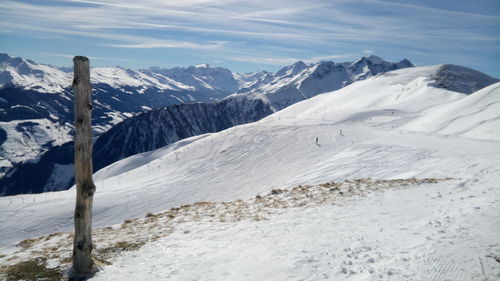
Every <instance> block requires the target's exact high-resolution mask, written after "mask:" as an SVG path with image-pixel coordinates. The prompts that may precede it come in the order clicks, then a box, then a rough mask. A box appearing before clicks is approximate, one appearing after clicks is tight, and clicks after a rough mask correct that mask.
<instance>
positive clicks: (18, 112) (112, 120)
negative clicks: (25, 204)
mask: <svg viewBox="0 0 500 281" xmlns="http://www.w3.org/2000/svg"><path fill="white" fill-rule="evenodd" d="M166 73H168V74H169V75H171V76H172V77H169V76H165V74H166ZM72 77H73V73H72V69H68V68H57V67H54V66H50V65H43V64H37V63H35V62H34V61H31V60H28V59H23V58H13V57H10V56H8V55H6V54H0V104H1V107H0V177H1V176H2V175H3V173H4V172H6V170H7V169H8V168H9V167H10V166H12V165H13V163H21V162H25V161H28V160H35V159H36V158H37V157H38V156H39V155H40V153H42V152H44V151H46V150H47V149H48V148H49V147H51V146H53V145H60V144H62V143H65V142H67V141H69V140H71V138H72V137H71V134H72V132H73V102H72V100H73V92H72V90H71V88H70V86H71V81H72ZM235 77H236V78H238V76H234V75H233V74H232V73H231V72H230V71H229V70H227V69H224V68H220V67H210V66H208V65H204V66H196V67H194V66H193V67H187V68H174V69H171V70H168V69H158V68H151V69H148V70H131V69H124V68H121V67H96V68H91V82H92V86H93V103H94V109H93V128H94V131H95V133H96V134H100V133H102V132H104V131H106V130H108V129H109V128H110V127H111V126H113V125H114V124H117V123H118V122H120V121H122V120H124V119H125V118H128V117H131V116H133V115H134V114H137V113H140V112H144V111H146V110H150V109H152V108H161V107H164V106H168V105H172V104H179V103H184V102H211V101H216V100H219V99H222V98H224V97H226V96H227V95H229V94H231V93H233V92H235V91H236V90H237V88H238V85H239V83H240V82H239V81H238V80H236V78H235ZM252 77H253V76H246V78H245V79H246V80H244V81H243V80H242V81H241V83H247V82H249V81H252ZM2 136H6V137H5V138H3V137H2Z"/></svg>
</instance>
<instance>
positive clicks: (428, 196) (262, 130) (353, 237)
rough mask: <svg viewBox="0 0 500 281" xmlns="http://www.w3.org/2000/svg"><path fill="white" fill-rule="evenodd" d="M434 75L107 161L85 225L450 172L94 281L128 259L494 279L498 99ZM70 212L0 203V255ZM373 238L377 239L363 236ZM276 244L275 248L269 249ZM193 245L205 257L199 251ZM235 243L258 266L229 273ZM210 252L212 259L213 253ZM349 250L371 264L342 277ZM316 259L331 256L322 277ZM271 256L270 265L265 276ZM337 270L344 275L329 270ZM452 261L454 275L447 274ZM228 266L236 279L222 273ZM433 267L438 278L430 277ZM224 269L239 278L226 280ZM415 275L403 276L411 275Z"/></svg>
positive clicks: (238, 231)
mask: <svg viewBox="0 0 500 281" xmlns="http://www.w3.org/2000/svg"><path fill="white" fill-rule="evenodd" d="M437 69H439V66H432V67H415V68H408V69H402V70H397V71H393V72H390V73H387V74H384V75H378V76H376V77H372V78H369V79H367V80H364V81H361V82H357V83H354V84H352V85H350V86H347V87H345V88H343V89H341V90H338V91H335V92H330V93H325V94H322V95H319V96H316V97H314V98H311V99H309V100H306V101H303V102H300V103H298V104H295V105H293V106H290V107H288V108H286V109H284V110H282V111H280V112H277V113H275V114H273V115H271V116H269V117H266V118H265V119H263V120H261V121H259V122H255V123H251V124H246V125H241V126H237V127H234V128H231V129H228V130H225V131H222V132H219V133H215V134H205V135H201V136H196V137H192V138H189V139H185V140H182V141H179V142H177V143H174V144H172V145H169V146H167V147H164V148H161V149H158V150H155V151H151V152H147V153H143V154H139V155H135V156H131V157H129V158H126V159H123V160H121V161H119V162H116V163H114V164H112V165H110V166H108V167H106V168H104V169H102V170H100V171H98V172H97V173H96V174H95V182H96V186H97V192H96V194H95V198H94V220H93V225H94V227H102V226H107V225H111V224H116V223H119V222H121V221H123V220H124V219H127V218H134V217H143V216H144V215H145V214H147V213H148V212H159V211H161V210H166V209H168V208H170V207H174V206H179V205H183V204H189V203H193V202H197V201H228V200H235V199H239V198H251V197H254V196H255V195H256V194H262V193H267V192H269V191H270V190H272V189H274V188H291V187H294V186H297V185H299V184H300V185H304V184H319V183H324V182H329V181H341V180H344V179H357V178H373V179H397V178H411V177H416V178H445V177H452V178H454V180H453V181H450V182H447V183H439V184H436V185H432V186H430V185H429V186H422V187H416V188H414V189H405V190H397V191H390V192H387V193H381V194H375V195H373V196H368V197H366V198H360V199H358V200H354V201H353V202H348V203H346V204H345V205H342V206H337V205H334V206H325V207H319V208H317V209H310V210H307V211H304V212H301V211H300V210H293V211H287V212H285V213H283V214H282V215H276V219H275V220H273V219H271V220H270V221H269V222H263V223H262V224H252V223H241V224H237V225H234V226H233V225H230V226H226V225H195V226H193V227H194V230H195V231H194V232H193V233H192V234H191V235H187V236H183V237H182V238H180V237H178V235H180V234H174V236H172V237H167V238H165V239H162V240H159V241H157V242H154V243H152V244H150V245H146V246H145V248H143V249H141V250H139V252H137V253H131V254H130V255H125V256H123V257H122V258H120V259H119V262H118V263H117V265H115V266H113V267H110V269H109V270H110V271H106V270H107V269H106V270H105V271H103V272H102V273H100V274H99V275H98V276H97V277H96V278H101V280H106V276H108V277H107V278H108V279H109V276H115V275H114V274H116V276H122V277H125V276H132V277H130V278H132V279H131V280H133V276H136V277H137V276H142V275H139V274H145V272H144V270H145V266H146V264H144V263H143V265H142V267H141V266H138V267H136V269H137V271H133V270H131V271H120V270H122V269H120V268H123V266H130V265H131V264H140V262H139V261H138V260H137V259H147V261H146V262H145V263H147V265H150V264H151V266H153V267H152V268H153V269H154V268H156V269H157V270H156V271H155V270H153V269H151V268H148V270H150V271H148V272H149V273H148V274H150V275H144V276H149V278H150V279H155V278H158V276H164V275H162V274H166V273H165V270H167V269H171V270H174V269H176V271H172V272H170V273H171V274H173V275H172V276H170V277H171V278H172V279H199V278H201V279H204V280H220V279H226V277H228V278H229V277H230V279H231V280H248V279H253V280H255V279H261V278H260V277H262V276H267V277H266V278H268V279H269V278H271V277H273V276H274V275H273V274H275V273H276V274H278V273H279V274H285V273H283V272H286V274H291V275H277V279H292V280H295V279H320V278H326V279H328V278H334V279H335V278H337V279H335V280H371V279H370V276H371V277H373V275H371V274H372V273H370V266H371V267H373V268H374V269H373V270H374V272H376V273H377V274H379V275H380V274H382V275H383V276H382V277H380V278H381V279H384V280H388V279H391V280H401V278H406V277H405V276H406V275H408V274H410V275H411V273H412V272H413V273H415V274H417V273H418V274H423V275H414V276H417V277H418V276H421V277H422V278H423V279H429V280H430V279H432V278H435V279H436V280H443V278H441V277H450V278H458V279H463V280H473V279H475V278H482V277H481V275H482V274H483V273H482V272H481V271H478V270H477V269H478V268H480V267H478V266H479V265H478V263H479V260H481V264H482V265H481V266H483V267H485V268H486V269H485V270H487V273H485V274H487V276H490V277H492V276H495V274H498V273H499V272H498V267H495V263H494V262H493V263H491V262H490V260H489V259H487V258H485V256H486V255H498V254H500V247H499V246H498V244H497V243H496V242H495V241H493V240H496V241H498V239H499V238H500V237H499V236H498V233H500V232H499V231H498V226H497V225H496V224H495V223H494V222H495V221H498V220H499V214H500V212H499V208H498V198H500V196H499V195H500V191H499V189H498V182H500V145H499V142H500V138H499V135H498V131H499V130H498V129H500V128H498V127H497V126H498V119H499V117H500V111H498V110H493V109H495V108H498V104H499V102H500V83H497V84H494V85H492V86H490V87H488V88H486V89H483V90H480V91H478V92H476V93H473V94H470V95H465V94H461V93H457V92H453V91H449V90H446V89H443V88H435V87H433V86H432V84H433V78H432V77H433V74H435V72H436V71H437ZM429 124H430V125H432V126H431V127H429ZM316 139H317V140H318V141H317V142H316ZM73 208H74V190H69V191H64V192H55V193H47V194H42V195H33V196H31V195H30V196H26V195H25V196H13V197H4V198H0V243H1V245H2V246H6V247H8V246H10V245H12V244H13V243H15V242H17V241H19V240H21V239H24V238H28V237H33V236H37V235H42V234H47V233H52V232H55V231H67V230H71V229H72V223H73V220H72V217H73ZM406 211H407V212H406ZM326 221H328V222H331V224H325V222H326ZM290 224H291V225H290ZM435 225H438V226H439V227H437V226H435ZM287 229H288V230H287ZM322 229H324V231H320V230H322ZM377 229H378V230H381V229H383V230H384V231H379V232H380V233H378V234H374V233H377V232H376V230H377ZM487 230H490V231H487ZM246 231H248V232H246ZM203 233H209V234H208V235H207V236H204V235H203ZM415 233H419V234H418V235H417V234H415ZM259 234H262V236H261V237H262V239H264V241H263V242H262V244H259V245H255V243H256V242H255V240H252V239H255V237H260V236H259ZM176 235H177V236H176ZM414 235H416V236H414ZM210 237H212V238H213V239H212V238H210ZM223 237H225V238H226V239H223ZM227 237H231V238H234V239H227ZM279 237H281V238H280V239H284V240H285V241H290V242H289V244H287V245H283V248H280V247H277V248H273V247H271V245H276V243H274V242H273V241H275V240H276V239H278V238H279ZM309 237H311V239H309ZM236 238H238V239H236ZM183 239H186V240H183ZM273 239H274V240H273ZM332 239H333V241H332ZM360 239H361V240H363V241H364V242H366V243H364V242H363V243H362V242H360V241H361V240H360ZM399 240H400V241H399ZM190 241H196V242H195V243H191V242H190ZM214 241H215V242H214ZM217 241H219V242H217ZM252 241H254V242H252ZM259 241H260V240H259ZM296 241H297V242H296ZM439 241H444V242H439ZM205 243H208V244H207V245H208V246H206V247H207V248H203V247H199V246H200V245H205ZM211 243H215V244H211ZM210 245H212V246H210ZM214 245H215V246H214ZM238 245H245V247H249V248H250V249H254V250H248V251H251V252H244V255H243V257H247V258H248V260H253V259H257V258H259V259H261V258H262V259H263V261H262V263H251V264H250V265H247V266H248V268H246V269H245V268H242V267H243V266H245V264H246V263H245V261H246V260H245V259H243V258H242V256H240V255H239V254H240V250H239V247H238ZM278 245H280V244H279V243H278ZM308 245H310V247H309V248H308ZM346 245H347V246H346ZM349 245H350V246H349ZM165 247H166V248H165ZM210 247H216V249H225V250H221V252H219V251H215V252H214V249H213V248H210ZM252 247H254V248H252ZM363 247H369V248H370V249H376V251H373V252H370V253H369V254H368V255H369V256H370V255H375V256H373V258H374V259H375V258H376V259H377V265H370V264H371V263H372V262H371V260H370V261H368V259H369V258H370V257H372V256H370V257H364V256H362V257H363V260H364V261H365V262H364V263H362V264H360V265H359V266H358V267H356V268H354V267H355V266H352V265H353V264H354V265H357V262H356V261H354V262H353V261H352V260H351V259H352V257H353V256H355V255H354V254H351V253H350V252H349V251H357V250H356V249H359V251H361V252H362V251H363ZM158 249H163V251H168V255H172V254H173V255H174V257H175V260H176V265H167V264H166V262H167V261H165V259H159V256H162V254H160V253H162V252H158V251H159V250H158ZM165 249H166V250H165ZM228 249H232V250H228ZM304 249H307V250H306V252H303V251H302V250H304ZM326 249H329V250H326ZM344 249H349V250H344ZM276 251H279V252H276ZM309 251H310V252H309ZM324 251H327V252H328V253H330V252H331V253H335V255H336V256H338V257H339V258H340V260H337V261H336V262H335V266H332V268H331V269H328V268H327V267H328V266H329V264H328V262H330V261H331V260H330V259H329V258H326V256H322V255H323V254H324V253H323V252H324ZM397 251H401V252H398V253H399V254H396V252H397ZM403 252H404V253H403ZM197 253H199V255H197ZM377 253H378V254H377ZM163 254H165V253H163ZM165 255H167V254H165ZM221 255H222V257H221ZM279 255H281V256H282V258H283V259H284V262H283V263H281V262H280V263H278V264H276V265H275V267H274V266H270V267H267V265H268V264H269V263H271V262H272V260H273V259H274V258H275V257H276V256H279ZM325 255H326V254H325ZM348 255H349V256H348ZM446 256H448V257H447V258H446V259H445V257H446ZM201 257H207V258H201ZM196 258H198V259H196ZM219 258H220V260H222V261H224V260H227V261H228V263H227V264H226V265H223V262H222V263H221V264H220V265H218V266H219V267H218V268H219V269H220V270H219V271H217V270H216V271H212V272H210V271H209V270H210V268H211V266H213V264H210V263H208V262H206V260H213V259H219ZM403 258H404V259H410V261H408V260H406V261H405V260H403ZM193 259H194V261H193ZM310 259H312V260H314V261H316V262H317V266H318V267H317V268H318V270H317V272H329V274H330V275H328V276H326V277H322V276H317V275H314V272H316V271H314V272H312V271H311V268H310V267H309V266H307V265H305V263H306V262H309V260H310ZM433 259H434V260H433ZM471 260H473V261H474V262H475V263H474V264H473V263H471ZM229 261H233V262H229ZM344 261H345V262H346V264H345V265H344V267H345V268H346V269H345V270H346V271H347V273H345V272H343V271H344V270H343V269H342V267H339V266H338V265H339V264H342V263H344ZM349 261H351V264H349ZM195 262H198V264H199V265H200V271H199V272H200V274H202V273H205V274H206V275H196V274H198V271H196V272H195V271H192V270H191V271H190V270H189V268H192V265H193V263H195ZM184 263H186V265H185V267H182V268H178V266H180V265H183V264H184ZM369 263H370V264H369ZM453 264H455V267H456V269H450V270H448V271H447V270H446V267H450V266H452V265H453ZM232 266H235V268H239V269H241V271H239V270H238V271H231V268H232ZM301 266H302V267H301ZM419 266H426V267H427V269H426V270H427V271H428V272H427V273H425V272H423V273H422V272H420V271H419V268H421V267H419ZM435 266H440V267H441V269H437V270H438V273H439V272H441V273H439V274H445V275H438V273H436V272H435V270H434V267H435ZM162 268H163V269H162ZM165 268H166V269H165ZM301 268H303V270H301ZM443 268H444V269H443ZM140 269H142V271H141V270H140ZM260 269H262V270H269V271H264V272H260V271H259V270H260ZM360 270H363V272H364V273H363V274H360V272H361V271H360ZM439 270H441V271H439ZM495 270H496V271H495ZM256 271H257V273H255V274H257V275H252V274H253V273H252V272H256ZM350 271H353V272H355V274H352V273H350ZM222 272H229V273H228V274H229V275H227V276H226V275H220V274H222ZM238 272H242V274H248V275H234V274H236V273H238ZM259 272H260V273H259ZM443 272H444V273H443ZM446 272H451V273H450V274H451V275H446ZM195 273H196V274H195ZM101 274H102V275H101ZM107 274H109V275H107ZM158 274H160V275H158ZM258 274H262V275H258ZM366 274H368V275H366ZM404 274H406V275H404ZM433 274H434V275H433ZM99 276H102V277H99ZM377 276H378V275H377ZM387 276H389V277H387ZM391 276H392V277H391ZM440 276H441V277H440ZM205 277H207V278H205ZM386 277H387V278H386ZM417 277H412V278H414V279H411V278H408V279H407V280H422V278H417ZM424 277H425V278H424ZM462 277H463V278H462ZM266 278H263V279H266ZM342 278H343V279H342ZM356 278H359V279H356Z"/></svg>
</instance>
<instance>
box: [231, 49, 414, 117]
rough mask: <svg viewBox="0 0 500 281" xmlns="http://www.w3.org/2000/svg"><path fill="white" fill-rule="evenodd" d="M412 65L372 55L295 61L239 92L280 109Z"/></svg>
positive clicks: (403, 61)
mask: <svg viewBox="0 0 500 281" xmlns="http://www.w3.org/2000/svg"><path fill="white" fill-rule="evenodd" d="M412 66H413V64H412V63H411V62H409V61H408V60H406V59H404V60H402V61H400V62H398V63H392V62H388V61H385V60H383V59H382V58H380V57H377V56H374V55H372V56H369V57H362V58H360V59H358V60H356V61H354V62H345V63H334V62H332V61H323V62H319V63H315V64H311V65H309V66H308V65H306V64H305V63H304V62H302V61H298V62H296V63H294V64H292V65H290V66H286V67H284V68H282V69H281V70H279V71H277V72H276V73H275V74H270V73H267V74H266V75H264V76H261V77H260V78H259V79H258V80H257V81H255V82H254V83H252V84H250V85H248V86H246V87H245V88H243V89H241V90H239V91H238V93H239V94H243V95H246V96H250V97H253V98H260V99H263V100H265V101H266V102H269V103H270V104H271V105H272V106H273V108H275V109H276V110H280V109H282V108H285V107H287V106H289V105H291V104H294V103H296V102H299V101H301V100H304V99H308V98H310V97H313V96H315V95H317V94H320V93H324V92H329V91H334V90H337V89H340V88H342V87H344V86H346V85H349V84H351V83H353V82H354V81H359V80H364V79H366V78H368V77H371V76H374V75H376V74H378V73H382V72H387V71H391V70H395V69H402V68H407V67H412Z"/></svg>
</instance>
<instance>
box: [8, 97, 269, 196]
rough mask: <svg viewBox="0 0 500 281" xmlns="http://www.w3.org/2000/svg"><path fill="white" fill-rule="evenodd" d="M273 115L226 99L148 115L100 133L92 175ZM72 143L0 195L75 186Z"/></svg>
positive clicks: (26, 166)
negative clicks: (138, 156)
mask: <svg viewBox="0 0 500 281" xmlns="http://www.w3.org/2000/svg"><path fill="white" fill-rule="evenodd" d="M271 113H272V110H271V108H270V107H269V105H268V104H266V103H264V102H263V101H261V100H258V99H254V100H249V99H245V98H228V99H225V100H222V101H219V102H215V103H185V104H178V105H172V106H169V107H166V108H163V109H157V110H150V111H147V112H144V113H141V114H138V115H137V116H134V117H131V118H128V119H126V120H125V121H123V122H121V123H119V124H117V125H116V126H114V127H112V128H111V129H110V130H108V131H106V132H104V133H102V134H101V135H100V136H99V137H98V138H97V140H96V141H95V143H94V151H93V152H94V155H93V161H94V170H95V171H97V170H99V169H101V168H103V167H105V166H107V165H109V164H111V163H114V162H116V161H118V160H120V159H123V158H125V157H128V156H131V155H134V154H137V153H141V152H146V151H150V150H154V149H156V148H160V147H162V146H165V145H168V144H171V143H174V142H176V141H178V140H181V139H184V138H188V137H191V136H195V135H200V134H205V133H212V132H218V131H221V130H224V129H227V128H230V127H233V126H235V125H240V124H244V123H249V122H254V121H257V120H259V119H261V118H263V117H265V116H267V115H269V114H271ZM73 154H74V150H73V142H72V141H70V142H67V143H65V144H62V145H60V146H54V147H51V148H50V149H48V151H47V152H45V153H44V154H43V155H42V156H41V157H40V159H39V160H38V161H37V162H25V163H20V164H17V165H15V166H14V167H13V168H11V169H10V170H9V171H8V173H7V174H6V175H5V176H4V177H3V178H1V179H0V187H1V189H0V195H14V194H20V193H40V192H45V191H53V190H62V189H68V188H69V187H71V186H72V185H73Z"/></svg>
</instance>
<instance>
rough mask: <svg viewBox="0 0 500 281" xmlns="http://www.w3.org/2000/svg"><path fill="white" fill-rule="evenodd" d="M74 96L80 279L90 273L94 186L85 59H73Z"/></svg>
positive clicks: (75, 259) (76, 261) (75, 265)
mask: <svg viewBox="0 0 500 281" xmlns="http://www.w3.org/2000/svg"><path fill="white" fill-rule="evenodd" d="M73 65H74V79H73V90H74V93H75V182H76V207H75V240H74V242H73V272H74V274H76V275H77V276H84V275H85V274H88V273H89V272H90V271H91V270H92V266H93V261H92V255H91V254H92V248H93V245H92V234H91V230H92V201H93V198H94V192H95V185H94V182H93V180H92V128H91V114H92V100H91V93H92V87H91V85H90V65H89V59H88V58H86V57H82V56H76V57H74V58H73Z"/></svg>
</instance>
